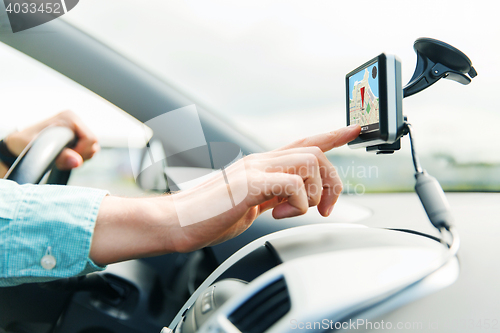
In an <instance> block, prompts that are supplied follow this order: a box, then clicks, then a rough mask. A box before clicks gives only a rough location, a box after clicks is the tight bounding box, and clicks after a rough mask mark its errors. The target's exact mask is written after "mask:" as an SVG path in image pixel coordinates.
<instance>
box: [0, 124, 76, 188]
mask: <svg viewBox="0 0 500 333" xmlns="http://www.w3.org/2000/svg"><path fill="white" fill-rule="evenodd" d="M75 142H76V137H75V134H74V133H73V131H72V130H70V129H69V128H68V127H63V126H51V127H47V128H46V129H44V130H43V131H42V132H40V134H39V135H38V136H37V137H36V138H35V139H33V141H31V142H30V143H29V144H28V146H27V147H26V148H25V149H24V151H23V152H22V153H21V154H20V155H19V157H18V158H17V160H16V161H15V162H14V164H13V165H12V167H11V168H10V169H9V171H8V172H7V174H6V175H5V177H4V178H5V179H10V180H13V181H15V182H16V183H18V184H38V183H40V181H41V180H42V178H43V177H44V176H45V174H46V173H47V172H48V171H49V170H50V169H52V171H51V173H50V175H49V178H48V180H47V184H58V185H66V184H67V183H68V179H69V176H70V174H71V171H69V170H68V171H61V170H59V169H57V168H56V167H55V160H56V158H57V156H59V154H60V153H61V152H62V151H63V149H64V148H66V147H71V146H73V145H74V144H75Z"/></svg>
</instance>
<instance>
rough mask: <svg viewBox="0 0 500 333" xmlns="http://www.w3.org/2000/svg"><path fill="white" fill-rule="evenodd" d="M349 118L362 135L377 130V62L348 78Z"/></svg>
mask: <svg viewBox="0 0 500 333" xmlns="http://www.w3.org/2000/svg"><path fill="white" fill-rule="evenodd" d="M349 117H350V120H349V123H350V124H359V125H360V126H361V133H362V134H363V133H368V132H373V131H377V130H378V129H379V127H380V126H379V93H378V61H377V62H375V63H374V64H372V65H370V66H368V67H366V68H364V69H362V70H360V71H359V72H357V73H356V74H354V75H352V76H351V77H349Z"/></svg>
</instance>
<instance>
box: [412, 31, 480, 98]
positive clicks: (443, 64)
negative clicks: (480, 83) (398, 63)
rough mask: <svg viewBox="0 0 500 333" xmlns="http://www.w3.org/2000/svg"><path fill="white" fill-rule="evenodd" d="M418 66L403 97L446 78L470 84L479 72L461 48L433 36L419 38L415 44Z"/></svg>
mask: <svg viewBox="0 0 500 333" xmlns="http://www.w3.org/2000/svg"><path fill="white" fill-rule="evenodd" d="M413 49H414V50H415V52H416V53H417V67H416V68H415V72H414V73H413V76H412V78H411V79H410V82H408V84H407V85H406V86H405V87H404V88H403V97H408V96H411V95H413V94H416V93H418V92H420V91H422V90H424V89H426V88H427V87H430V86H431V85H432V84H434V83H435V82H436V81H438V80H440V79H442V78H445V79H449V80H453V81H457V82H459V83H461V84H469V83H470V82H471V79H473V78H474V77H476V75H477V72H476V70H475V69H474V67H473V66H472V62H471V61H470V59H469V58H468V57H467V56H466V55H465V54H464V53H463V52H462V51H460V50H459V49H457V48H455V47H453V46H451V45H449V44H446V43H444V42H442V41H439V40H436V39H432V38H419V39H417V40H416V41H415V43H414V44H413Z"/></svg>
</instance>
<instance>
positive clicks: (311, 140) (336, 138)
mask: <svg viewBox="0 0 500 333" xmlns="http://www.w3.org/2000/svg"><path fill="white" fill-rule="evenodd" d="M360 132H361V127H360V126H359V125H358V124H353V125H350V126H348V127H343V128H341V129H338V130H335V131H332V132H327V133H323V134H318V135H314V136H310V137H308V138H304V139H300V140H297V141H295V142H292V143H291V144H289V145H286V146H284V147H282V148H279V149H277V150H285V149H290V148H299V147H313V146H316V147H319V148H320V149H321V150H322V151H323V152H327V151H329V150H331V149H333V148H337V147H340V146H343V145H345V144H346V143H348V142H351V141H352V140H354V139H356V138H357V137H358V135H359V133H360Z"/></svg>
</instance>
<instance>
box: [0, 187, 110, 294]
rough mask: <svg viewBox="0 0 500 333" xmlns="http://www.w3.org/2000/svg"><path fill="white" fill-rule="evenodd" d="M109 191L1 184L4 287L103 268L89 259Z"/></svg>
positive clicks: (0, 266) (0, 249)
mask: <svg viewBox="0 0 500 333" xmlns="http://www.w3.org/2000/svg"><path fill="white" fill-rule="evenodd" d="M107 194H108V192H107V191H103V190H98V189H92V188H84V187H75V186H59V185H18V184H17V183H15V182H12V181H8V180H0V286H13V285H18V284H21V283H27V282H45V281H50V280H53V279H57V278H63V277H70V276H76V275H83V274H87V273H90V272H94V271H99V270H103V269H104V267H100V266H97V265H96V264H95V263H93V262H92V260H91V259H90V258H89V252H90V245H91V242H92V235H93V231H94V226H95V222H96V219H97V213H98V211H99V207H100V205H101V202H102V200H103V198H104V197H105V196H106V195H107Z"/></svg>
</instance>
